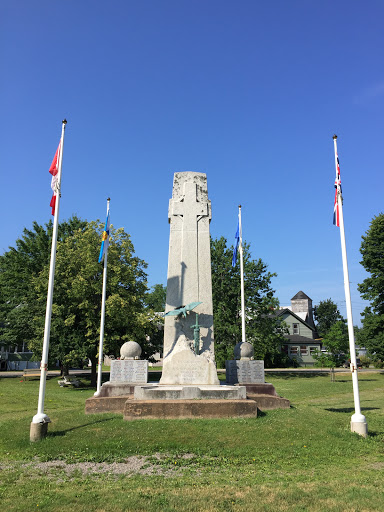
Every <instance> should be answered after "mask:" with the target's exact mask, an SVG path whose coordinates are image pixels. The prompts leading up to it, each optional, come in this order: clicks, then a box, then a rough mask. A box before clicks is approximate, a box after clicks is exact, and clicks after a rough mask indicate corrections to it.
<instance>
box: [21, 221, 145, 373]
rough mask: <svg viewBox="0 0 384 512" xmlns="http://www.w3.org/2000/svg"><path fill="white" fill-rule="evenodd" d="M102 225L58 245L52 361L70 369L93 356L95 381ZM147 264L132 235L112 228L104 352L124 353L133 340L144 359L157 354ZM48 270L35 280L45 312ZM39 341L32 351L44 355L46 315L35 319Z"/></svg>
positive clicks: (34, 283)
mask: <svg viewBox="0 0 384 512" xmlns="http://www.w3.org/2000/svg"><path fill="white" fill-rule="evenodd" d="M102 230H103V225H102V224H100V225H97V224H96V223H95V222H91V223H89V224H88V225H87V227H86V229H83V230H82V229H79V230H77V231H75V232H74V233H73V235H72V236H70V237H67V238H65V239H64V240H63V241H61V242H59V243H58V248H57V258H56V270H55V287H54V294H53V306H52V324H51V336H50V358H51V359H53V358H54V359H59V360H60V361H63V362H64V364H66V365H71V364H72V365H73V364H76V363H77V362H78V361H80V360H83V359H86V358H89V359H90V360H91V362H92V381H93V383H95V380H96V363H97V355H98V345H99V333H100V315H101V293H102V272H103V264H102V263H98V261H97V255H98V252H99V249H100V240H101V232H102ZM146 266H147V265H146V263H145V262H144V261H143V260H141V259H139V258H138V257H136V256H134V248H133V244H132V242H131V239H130V236H129V235H128V234H127V233H125V231H124V230H123V229H122V228H120V229H113V227H112V226H111V230H110V243H109V249H108V269H107V276H108V277H107V290H106V296H107V298H106V311H105V314H106V322H105V335H104V352H105V353H119V348H120V346H121V345H122V344H123V343H124V342H126V341H128V340H134V341H137V342H138V343H140V345H141V346H142V348H143V351H144V355H145V356H146V355H148V352H149V351H151V350H152V347H151V346H150V344H149V343H148V336H150V333H151V331H152V330H153V326H152V325H151V321H152V319H151V315H150V314H149V313H148V312H146V311H145V309H144V296H145V293H146V291H147V275H146V273H145V268H146ZM48 275H49V266H48V265H47V266H45V267H44V269H43V271H42V272H40V274H38V275H37V276H35V277H34V278H33V285H34V289H35V292H36V301H37V304H38V306H40V310H41V311H42V310H43V308H44V304H45V299H46V290H47V284H48ZM33 327H34V332H35V337H34V339H33V340H32V343H31V347H32V348H33V350H34V351H35V352H37V353H40V352H41V348H42V339H43V332H44V315H41V314H40V315H38V316H36V317H35V318H34V324H33Z"/></svg>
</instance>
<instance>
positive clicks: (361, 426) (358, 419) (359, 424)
mask: <svg viewBox="0 0 384 512" xmlns="http://www.w3.org/2000/svg"><path fill="white" fill-rule="evenodd" d="M336 140H337V135H334V136H333V144H334V150H335V165H336V175H337V174H338V156H337V142H336ZM335 185H336V187H337V189H336V190H337V205H338V208H339V223H340V239H341V255H342V260H343V272H344V290H345V302H346V307H347V322H348V337H349V351H350V354H351V365H350V368H351V373H352V385H353V398H354V403H355V414H353V415H352V417H351V432H356V433H357V434H360V435H361V436H363V437H367V435H368V427H367V421H366V419H365V416H364V415H363V414H361V409H360V396H359V381H358V377H357V363H356V347H355V333H354V330H353V319H352V304H351V291H350V287H349V273H348V261H347V248H346V243H345V231H344V217H343V199H342V196H341V188H340V180H339V179H336V183H335Z"/></svg>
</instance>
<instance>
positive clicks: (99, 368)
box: [94, 197, 110, 396]
mask: <svg viewBox="0 0 384 512" xmlns="http://www.w3.org/2000/svg"><path fill="white" fill-rule="evenodd" d="M109 201H110V198H109V197H108V199H107V219H108V217H109ZM107 259H108V247H107V250H106V251H105V254H104V269H103V293H102V299H101V321H100V341H99V361H98V365H97V388H96V392H95V393H94V396H98V395H99V394H100V389H101V378H102V375H103V344H104V325H105V298H106V294H107Z"/></svg>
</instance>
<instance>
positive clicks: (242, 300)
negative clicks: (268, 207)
mask: <svg viewBox="0 0 384 512" xmlns="http://www.w3.org/2000/svg"><path fill="white" fill-rule="evenodd" d="M239 252H240V277H241V341H242V342H243V343H244V342H245V303H244V262H243V231H242V227H241V204H239Z"/></svg>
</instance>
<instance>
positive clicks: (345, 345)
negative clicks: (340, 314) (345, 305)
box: [323, 320, 349, 365]
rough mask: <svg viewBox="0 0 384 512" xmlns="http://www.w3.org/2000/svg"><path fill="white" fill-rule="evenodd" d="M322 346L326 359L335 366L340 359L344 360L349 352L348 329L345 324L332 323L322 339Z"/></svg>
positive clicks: (340, 322) (339, 322)
mask: <svg viewBox="0 0 384 512" xmlns="http://www.w3.org/2000/svg"><path fill="white" fill-rule="evenodd" d="M323 346H324V348H325V349H326V350H327V354H328V357H329V358H330V359H331V360H332V361H333V362H334V363H335V364H336V365H337V364H338V363H339V362H341V361H340V358H342V359H345V355H343V354H348V351H349V338H348V328H347V326H346V324H345V322H343V321H341V320H339V321H338V322H336V323H334V324H333V325H332V326H331V327H330V328H329V330H328V332H327V334H326V335H325V336H324V338H323Z"/></svg>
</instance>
